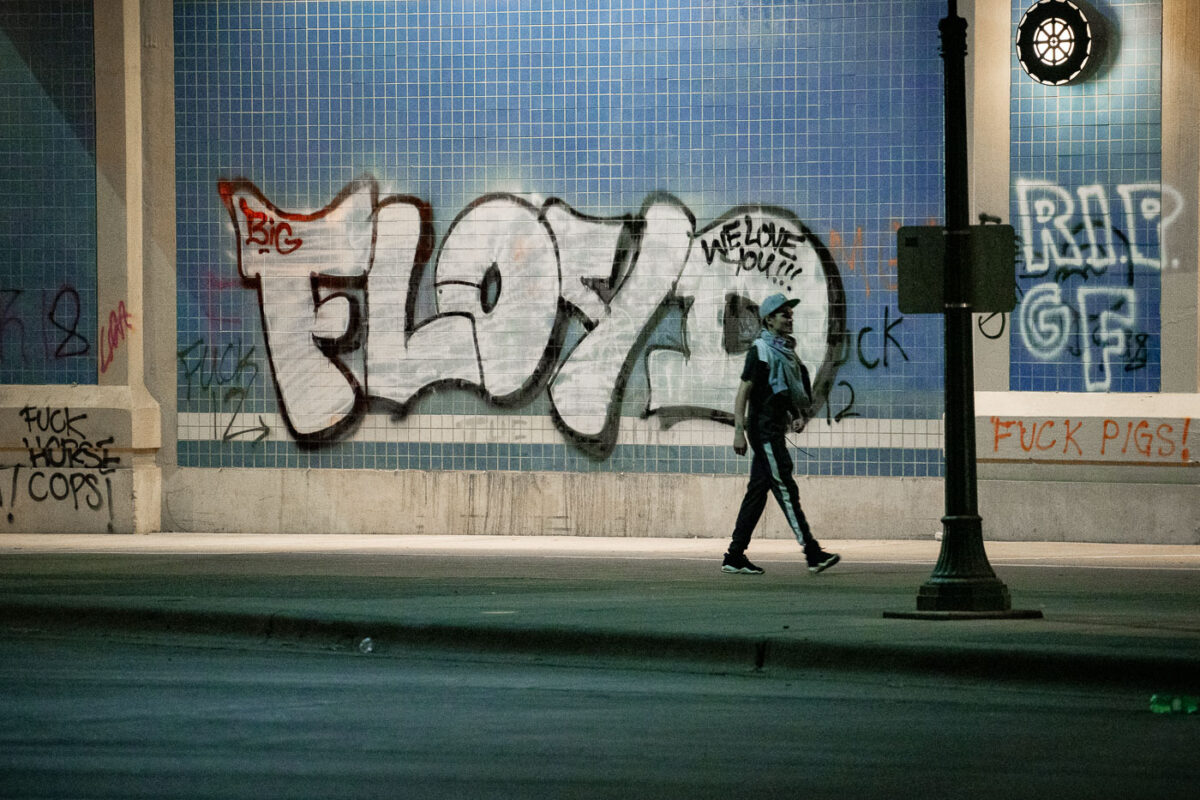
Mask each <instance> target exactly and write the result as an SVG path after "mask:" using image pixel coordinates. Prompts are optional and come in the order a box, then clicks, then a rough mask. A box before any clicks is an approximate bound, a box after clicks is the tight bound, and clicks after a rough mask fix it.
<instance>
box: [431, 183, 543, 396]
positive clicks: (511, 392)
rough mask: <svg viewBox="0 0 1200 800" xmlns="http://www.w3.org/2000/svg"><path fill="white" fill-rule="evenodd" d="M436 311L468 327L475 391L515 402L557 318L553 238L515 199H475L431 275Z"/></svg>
mask: <svg viewBox="0 0 1200 800" xmlns="http://www.w3.org/2000/svg"><path fill="white" fill-rule="evenodd" d="M435 285H436V287H437V303H438V311H439V313H442V314H454V313H458V314H465V315H468V316H470V317H471V318H472V319H474V321H475V346H476V348H477V350H478V352H479V367H480V385H481V386H482V387H483V388H484V390H485V391H486V392H487V393H488V395H489V396H490V397H491V399H493V400H494V401H496V402H505V401H506V400H516V399H518V398H520V396H521V395H522V393H523V392H524V390H525V389H526V388H528V387H529V386H532V385H534V384H536V383H537V382H538V381H539V380H540V379H541V377H542V375H541V372H542V370H543V369H544V368H546V367H545V363H544V362H545V361H546V360H547V358H548V357H551V356H553V355H554V354H555V353H554V350H555V348H552V347H549V345H550V343H551V338H552V333H553V332H554V328H555V322H556V321H557V318H558V297H559V292H560V290H561V281H560V279H559V274H558V255H557V254H556V252H555V249H554V238H553V236H552V235H551V232H550V229H549V228H548V227H547V226H546V224H545V223H544V222H543V221H542V219H541V215H540V214H539V212H538V209H537V208H536V207H534V206H532V205H530V204H529V203H527V202H526V201H524V200H521V199H520V198H517V197H513V196H508V195H500V196H494V197H487V198H481V199H480V200H478V201H476V203H475V204H473V205H472V206H470V207H469V208H468V209H467V210H466V211H464V212H463V213H462V214H461V215H460V216H459V218H458V219H457V220H455V222H454V224H453V225H452V226H451V228H450V231H449V232H448V233H447V234H446V239H445V241H444V242H443V243H442V252H441V254H440V255H439V256H438V262H437V272H436V274H435Z"/></svg>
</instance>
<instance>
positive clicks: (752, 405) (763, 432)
mask: <svg viewBox="0 0 1200 800" xmlns="http://www.w3.org/2000/svg"><path fill="white" fill-rule="evenodd" d="M799 302H800V301H799V300H789V299H788V298H787V297H785V296H784V295H783V294H773V295H771V296H770V297H768V298H767V299H766V300H764V301H763V302H762V305H761V306H759V309H758V316H759V319H760V320H761V321H762V324H763V330H762V331H761V332H760V333H759V336H758V338H757V339H755V340H754V344H753V345H752V346H751V347H750V350H749V352H747V353H746V363H745V366H744V367H742V382H741V384H739V386H738V391H737V399H736V400H735V401H734V407H733V450H734V452H736V453H737V454H738V455H745V454H746V444H747V441H749V445H750V449H751V450H753V451H754V455H753V459H752V460H751V462H750V482H749V484H748V485H747V486H746V496H745V497H744V498H743V499H742V506H741V509H740V510H739V511H738V516H737V523H736V525H735V526H734V529H733V539H732V541H731V542H730V543H729V552H728V553H726V554H725V560H724V561H723V562H722V564H721V569H722V570H723V571H725V572H734V573H741V574H745V575H761V574H762V573H763V570H762V569H761V568H760V567H757V566H755V565H754V564H752V563H750V559H748V558H746V548H747V547H749V545H750V536H751V535H752V534H753V533H754V527H755V526H756V525H757V524H758V520H759V517H761V516H762V512H763V508H764V507H765V506H766V503H767V492H770V493H771V494H773V495H775V499H776V501H778V503H779V507H780V508H781V509H783V515H784V517H786V518H787V521H788V525H790V526H791V529H792V533H794V534H795V535H796V541H798V542H799V543H800V544H801V545H802V546H803V547H804V557H805V560H806V561H807V562H808V570H809V572H811V573H813V574H814V575H815V574H817V573H819V572H824V571H825V570H827V569H829V568H830V567H832V566H833V565H834V564H836V563H838V561H839V560H840V558H841V557H840V556H838V555H837V554H836V553H826V552H825V551H824V550H822V549H821V545H819V544H818V543H817V540H816V539H814V538H813V535H812V531H810V530H809V528H808V520H806V519H805V518H804V511H803V510H801V508H800V494H799V491H798V490H797V488H796V480H795V479H794V478H793V477H792V458H791V455H790V454H789V453H788V449H787V440H786V438H785V435H786V434H787V432H788V430H795V431H799V430H800V429H802V428H803V427H804V416H803V410H804V409H806V408H808V405H809V403H810V402H811V399H812V385H811V383H810V382H809V377H808V370H807V369H805V367H804V364H803V363H802V362H801V361H800V357H799V356H797V355H796V340H795V339H793V338H792V309H793V308H795V307H796V305H797V304H799ZM747 405H749V412H750V413H749V415H747V413H746V411H747Z"/></svg>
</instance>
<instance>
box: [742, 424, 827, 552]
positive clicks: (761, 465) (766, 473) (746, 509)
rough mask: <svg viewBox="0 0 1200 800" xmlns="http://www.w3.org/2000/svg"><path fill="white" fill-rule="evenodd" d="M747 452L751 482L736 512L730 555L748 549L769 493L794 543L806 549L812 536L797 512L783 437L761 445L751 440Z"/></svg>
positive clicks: (797, 501)
mask: <svg viewBox="0 0 1200 800" xmlns="http://www.w3.org/2000/svg"><path fill="white" fill-rule="evenodd" d="M750 449H751V451H752V452H753V454H754V457H753V459H752V460H751V462H750V482H749V483H748V484H747V485H746V496H745V497H744V498H742V507H741V509H739V510H738V516H737V524H736V525H735V526H734V529H733V540H732V541H731V542H730V544H729V552H730V553H743V552H745V550H746V548H747V547H749V546H750V536H751V535H752V534H753V533H754V527H755V526H756V525H758V520H759V518H760V517H761V516H762V512H763V508H764V507H766V504H767V493H768V492H770V493H771V494H773V495H775V500H776V501H777V502H778V503H779V507H780V508H781V509H783V516H784V518H785V519H787V521H788V525H789V526H790V527H791V529H792V533H794V534H795V535H796V541H798V542H800V544H802V545H807V544H808V543H809V542H811V541H812V532H811V531H810V530H809V529H808V520H806V519H805V518H804V511H803V509H801V508H800V492H799V490H798V489H797V488H796V479H795V478H793V477H792V456H791V454H790V453H788V449H787V442H786V441H785V439H784V438H783V437H782V436H779V437H777V438H775V439H769V440H767V441H761V442H760V441H755V440H754V439H750Z"/></svg>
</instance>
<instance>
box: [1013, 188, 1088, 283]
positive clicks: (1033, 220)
mask: <svg viewBox="0 0 1200 800" xmlns="http://www.w3.org/2000/svg"><path fill="white" fill-rule="evenodd" d="M1016 192H1017V212H1018V215H1019V216H1020V218H1021V246H1022V249H1023V251H1024V255H1025V271H1024V272H1023V273H1022V276H1023V277H1030V276H1036V275H1045V274H1046V273H1047V272H1048V271H1049V270H1050V268H1051V267H1052V266H1053V267H1074V268H1077V269H1078V268H1081V267H1082V266H1083V253H1081V252H1080V250H1079V245H1078V244H1077V243H1076V242H1075V237H1074V236H1072V235H1071V229H1070V222H1071V220H1072V218H1073V217H1074V216H1075V199H1074V198H1073V197H1072V196H1071V193H1070V192H1068V191H1067V190H1066V189H1063V188H1062V187H1060V186H1055V185H1054V184H1052V183H1048V182H1046V181H1031V180H1025V179H1018V180H1017V182H1016Z"/></svg>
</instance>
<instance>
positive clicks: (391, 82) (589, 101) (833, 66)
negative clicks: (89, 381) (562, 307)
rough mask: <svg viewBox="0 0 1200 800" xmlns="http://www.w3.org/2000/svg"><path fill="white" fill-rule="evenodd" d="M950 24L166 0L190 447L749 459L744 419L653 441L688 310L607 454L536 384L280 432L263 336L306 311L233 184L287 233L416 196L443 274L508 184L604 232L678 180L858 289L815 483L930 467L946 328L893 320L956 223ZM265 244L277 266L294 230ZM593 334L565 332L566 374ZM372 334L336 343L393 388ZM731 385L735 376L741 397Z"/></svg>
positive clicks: (706, 208)
mask: <svg viewBox="0 0 1200 800" xmlns="http://www.w3.org/2000/svg"><path fill="white" fill-rule="evenodd" d="M944 13H945V4H944V2H940V0H930V1H929V2H926V1H924V0H911V1H910V2H904V3H896V2H891V1H890V0H861V1H860V2H856V3H853V4H848V3H844V2H841V1H840V0H837V1H836V2H835V1H834V0H828V1H826V2H804V3H793V2H761V3H753V4H749V3H745V2H740V1H738V2H735V1H734V0H620V2H612V3H608V2H596V0H546V1H545V2H536V1H535V0H515V2H509V3H504V4H496V3H483V2H477V1H475V0H446V1H444V2H400V1H399V0H395V1H389V0H382V1H380V2H333V1H330V2H310V3H306V2H290V1H288V0H284V1H276V2H267V1H266V0H263V1H261V2H260V1H257V0H255V1H253V2H252V1H250V0H228V1H227V2H221V3H206V2H177V3H176V4H175V37H176V41H175V59H176V62H175V67H176V75H175V86H176V100H175V103H176V108H175V111H176V126H177V129H176V157H177V161H176V178H177V192H178V216H179V222H178V309H177V310H178V348H179V363H178V365H177V366H178V375H179V381H178V387H179V391H178V401H179V411H180V420H181V421H180V429H179V432H178V437H179V450H178V452H179V463H180V464H181V465H183V466H194V467H220V466H251V467H264V468H270V467H284V468H287V467H297V468H304V467H332V468H370V469H407V468H418V469H431V470H438V469H499V470H580V471H588V470H603V471H614V472H678V473H711V474H740V473H744V471H745V469H746V462H745V460H744V459H741V458H738V457H736V456H734V454H733V453H732V451H731V448H730V447H729V440H730V436H731V433H730V429H729V427H728V426H727V425H723V424H720V423H719V422H713V421H711V420H708V419H706V418H704V415H701V418H700V419H699V420H696V419H693V420H691V421H689V422H685V423H682V424H680V425H678V426H673V427H670V428H667V429H665V432H664V433H657V431H659V430H660V429H661V426H660V422H659V417H660V416H661V415H659V414H649V416H648V417H647V407H648V403H649V402H650V401H651V400H652V396H653V394H654V390H655V386H654V378H653V376H651V375H650V374H649V372H650V371H651V368H649V367H648V366H647V364H648V361H649V359H648V355H649V354H652V353H653V352H654V351H656V350H659V349H661V348H668V349H669V348H676V349H679V348H686V347H691V346H693V343H692V342H691V340H689V338H688V337H689V335H692V334H694V331H689V330H687V325H686V319H685V316H686V311H685V305H683V304H680V303H673V302H667V303H665V304H664V305H663V307H662V309H661V313H660V315H659V316H658V317H657V318H656V324H655V325H654V326H652V327H651V328H650V329H649V330H648V331H647V333H646V335H645V336H643V337H640V338H639V339H638V340H637V342H636V344H635V345H634V346H633V347H632V348H626V349H625V350H622V351H620V352H619V353H617V354H615V355H613V356H612V357H613V358H618V359H621V358H628V362H627V369H626V370H625V372H624V373H623V380H624V381H625V382H624V385H623V393H622V394H621V397H620V403H619V409H618V415H617V421H616V424H617V428H618V432H617V433H616V438H615V441H613V442H609V443H608V445H607V446H605V447H601V448H599V452H598V449H597V447H596V446H594V442H589V441H587V437H572V436H570V435H566V434H564V433H562V432H561V431H560V430H559V429H558V428H557V427H556V422H555V416H556V408H555V406H554V403H553V399H552V398H551V397H550V393H549V391H548V390H547V389H546V386H545V385H532V386H526V387H524V388H523V389H522V391H521V393H520V396H519V397H517V398H516V399H515V400H509V401H506V402H499V401H497V400H496V399H495V397H494V396H492V395H489V394H488V393H487V392H481V391H479V390H478V389H477V388H471V387H470V386H466V385H463V384H462V383H461V382H460V383H445V384H437V385H431V386H430V387H429V388H428V389H427V390H425V391H422V392H421V393H420V394H419V396H418V397H417V398H416V399H415V400H413V401H412V402H411V403H407V404H403V405H397V404H389V403H385V402H381V401H379V399H378V398H377V397H360V398H359V399H360V400H361V403H362V404H361V405H360V406H357V407H355V409H354V411H353V413H352V414H351V417H352V418H351V419H349V421H348V423H347V424H345V425H340V424H339V425H337V426H334V425H331V426H330V427H329V429H328V431H327V435H325V434H322V435H313V436H308V435H300V434H298V433H297V430H293V429H292V428H289V427H288V425H289V419H290V423H291V424H295V423H296V420H295V419H291V418H289V419H285V415H284V412H289V413H290V412H292V411H294V409H293V408H292V407H291V406H289V405H288V401H287V400H286V399H284V398H286V397H287V396H288V395H287V393H288V392H289V391H291V390H292V388H291V387H290V386H289V385H288V384H287V379H286V377H284V376H283V372H281V370H284V369H285V365H284V359H283V357H277V355H278V353H277V352H276V351H273V350H272V349H271V346H272V345H271V342H269V341H268V339H267V337H266V336H265V335H264V325H284V324H287V315H283V316H280V317H278V318H274V317H272V318H271V321H268V319H267V316H268V315H267V312H265V311H264V309H263V307H262V306H261V305H260V303H261V301H262V297H263V295H262V291H264V290H263V289H262V285H261V284H258V283H256V282H255V281H256V280H257V279H256V278H252V277H247V278H243V277H242V276H241V275H240V274H239V261H238V258H239V255H238V254H239V252H241V253H242V257H243V259H247V260H246V261H244V262H243V270H246V269H251V270H253V269H254V268H255V267H247V264H249V263H250V261H249V260H252V259H255V258H258V256H259V255H261V254H257V253H254V252H251V251H250V250H248V249H246V248H248V247H249V246H250V244H251V243H253V244H255V246H257V244H258V242H257V240H255V241H254V242H252V241H251V240H252V239H253V238H254V236H255V235H256V234H254V233H253V232H252V231H249V230H248V229H247V230H240V231H239V232H237V233H235V232H234V229H233V227H232V224H231V213H232V215H233V219H240V220H242V222H243V223H246V221H247V220H249V219H250V217H248V216H244V215H245V214H247V213H248V212H245V211H240V210H239V208H240V207H239V205H238V203H237V202H235V201H231V204H230V206H229V208H231V209H232V212H231V211H230V210H228V209H227V207H226V206H225V205H224V203H223V201H222V196H221V195H220V193H219V191H218V182H219V181H228V182H236V181H245V182H246V183H244V184H236V185H239V186H243V187H245V186H252V187H253V189H254V190H256V191H257V192H258V193H260V196H261V199H254V198H253V197H252V198H251V202H252V203H260V204H261V205H262V207H263V208H267V209H268V211H269V212H270V215H273V216H271V217H270V218H271V221H272V222H271V224H272V225H274V223H275V222H276V221H277V220H282V219H285V218H288V219H291V218H289V217H285V216H284V215H285V214H287V213H291V214H295V215H302V214H311V213H312V212H315V211H317V210H319V209H323V208H324V207H326V206H327V205H328V204H330V203H331V201H333V200H334V198H335V197H336V196H337V195H338V194H339V192H341V191H342V190H343V189H344V188H345V187H347V185H348V184H350V183H351V182H352V181H355V180H356V179H358V178H360V177H362V176H369V177H370V178H372V179H374V180H375V181H377V183H378V191H379V193H380V195H381V196H383V195H393V194H394V195H405V196H411V197H415V198H418V199H419V200H420V201H422V202H423V203H424V204H427V207H428V210H429V216H430V224H431V230H432V241H433V244H432V246H433V248H434V250H433V254H432V256H431V258H430V262H431V263H433V262H436V261H437V260H438V257H439V256H438V248H440V247H441V246H442V245H443V244H444V243H445V241H446V236H447V233H448V232H449V231H451V230H452V228H453V227H454V225H455V222H456V220H457V219H458V218H459V216H460V215H461V214H463V213H464V210H466V209H468V208H470V207H471V206H472V204H473V203H476V201H478V200H479V199H480V198H482V197H485V196H490V195H493V194H496V193H512V194H513V195H515V196H519V197H521V198H524V199H526V200H528V201H529V202H530V203H533V204H534V205H540V204H541V203H542V202H543V201H545V200H546V199H548V198H557V199H558V200H559V201H561V202H562V203H565V204H566V205H567V206H569V207H570V208H571V209H573V210H574V211H575V212H577V213H578V214H581V215H586V216H587V217H589V218H603V219H612V218H617V217H622V216H636V215H638V214H639V213H640V212H641V209H642V208H643V205H644V204H645V203H646V202H647V198H650V197H653V196H657V193H664V192H665V193H669V194H670V196H671V197H673V198H674V200H675V201H676V202H677V203H678V204H679V205H681V206H682V207H684V208H686V209H687V211H688V212H690V213H691V215H693V216H694V218H695V228H696V230H697V231H699V230H701V229H703V228H705V226H708V225H710V224H712V223H713V222H714V221H716V220H718V219H720V218H722V216H723V215H725V214H726V213H727V212H729V211H730V210H731V209H735V208H739V207H742V206H766V207H771V208H778V209H784V210H786V212H787V213H788V214H791V215H794V218H795V219H797V220H799V221H800V222H801V223H802V224H803V225H804V226H805V227H806V228H807V229H808V230H809V231H810V232H811V233H812V234H814V236H815V239H816V240H817V241H818V242H819V243H820V245H821V246H822V247H823V248H825V249H826V250H827V253H828V257H829V259H830V260H831V261H832V262H833V263H834V264H835V265H836V273H837V275H838V276H839V278H840V281H841V285H842V287H843V289H844V293H845V309H844V313H845V323H844V336H843V337H842V339H841V340H840V341H841V349H840V351H839V352H838V353H837V354H836V360H837V361H839V362H840V363H834V364H832V366H831V373H830V374H831V381H830V389H829V395H828V401H827V402H826V403H825V404H824V405H823V406H822V407H821V408H819V409H817V410H816V417H815V418H814V419H813V420H812V422H811V423H810V425H809V431H808V432H807V433H806V436H807V437H808V438H807V439H802V440H798V442H797V445H798V449H797V452H796V456H797V469H798V471H800V472H802V473H803V472H808V473H811V474H820V475H863V474H871V475H937V474H940V471H941V454H940V450H939V447H940V436H939V435H938V433H937V424H938V423H937V420H939V419H940V416H941V413H942V360H941V359H942V356H941V325H940V320H939V319H935V318H927V317H922V318H916V317H911V316H908V317H906V316H903V315H901V314H900V313H899V311H898V307H897V299H896V290H895V281H896V276H895V261H894V258H895V243H894V240H895V228H896V227H898V226H900V225H907V224H925V223H929V222H933V223H935V224H936V223H938V222H939V221H940V220H941V218H942V216H943V185H942V177H941V176H942V158H943V155H942V65H941V59H940V57H939V40H938V27H937V26H938V20H939V19H940V17H941V16H943V15H944ZM230 185H234V184H230ZM246 196H251V195H250V194H248V195H246ZM270 209H274V210H270ZM264 213H266V212H264ZM336 213H339V212H331V214H336ZM347 213H350V212H347ZM239 214H242V215H243V216H239ZM264 218H265V217H264ZM301 224H302V223H301V222H299V221H295V220H294V221H293V225H294V226H295V227H297V228H298V227H299V226H300V225H301ZM266 231H267V229H266V228H265V227H264V228H263V230H262V235H263V242H264V243H265V244H267V245H269V247H267V246H264V247H263V248H262V249H263V251H264V252H265V251H266V250H269V249H270V248H271V247H278V245H279V242H280V241H286V240H287V236H286V235H285V236H284V237H283V239H282V240H277V239H271V238H270V237H269V236H268V235H267V233H266ZM289 231H290V229H289ZM290 232H291V233H294V231H290ZM239 236H240V237H241V239H240V240H239V238H238V237H239ZM297 238H304V237H300V236H298V237H297ZM351 238H353V237H351ZM367 238H368V239H369V237H367ZM268 240H269V241H268ZM358 244H361V242H358ZM355 246H357V245H356V244H355V243H353V242H352V243H350V244H348V245H347V247H348V248H350V249H353V248H354V247H355ZM239 247H241V248H242V249H241V250H239ZM286 249H287V247H286V246H285V247H283V248H282V249H280V250H279V252H282V251H283V250H286ZM268 255H269V256H271V257H275V255H277V254H276V253H271V254H268ZM263 258H267V255H264V256H263ZM255 263H257V262H255ZM263 263H266V262H265V261H264V262H263ZM331 269H332V268H331ZM338 269H341V267H338ZM372 269H373V270H374V269H377V267H373V268H372ZM371 279H372V280H374V279H375V274H374V272H372V274H371ZM341 280H342V282H341V283H340V284H338V288H328V289H323V290H322V291H324V292H325V294H322V295H321V297H322V299H323V298H324V297H326V296H329V294H330V293H337V292H341V293H343V294H345V295H346V296H347V297H351V298H352V304H353V302H358V303H359V305H358V306H357V307H358V308H359V309H360V310H361V309H363V308H366V301H365V300H363V297H362V291H363V290H362V286H361V280H362V276H361V275H358V276H357V277H355V276H351V277H349V278H343V279H341ZM356 281H358V282H357V283H356ZM331 285H332V284H331ZM505 287H506V289H507V287H508V284H507V283H505ZM372 297H374V295H372ZM312 302H313V303H316V301H312ZM342 302H343V299H340V298H335V299H334V300H333V301H331V303H330V304H329V305H328V306H327V308H328V309H333V308H335V307H336V306H337V304H340V303H342ZM414 302H415V304H416V305H415V306H414V309H415V311H414V314H415V315H416V317H417V318H418V319H420V318H423V317H428V316H429V315H431V314H432V313H433V311H434V308H435V301H434V300H433V292H432V287H431V286H430V285H429V282H428V281H426V282H423V283H422V284H421V286H420V289H419V291H418V292H417V295H416V300H415V301H414ZM437 302H438V303H440V300H439V301H437ZM531 302H532V301H531ZM438 307H439V308H440V306H438ZM313 309H314V307H313V306H310V307H309V309H308V313H310V314H311V313H313ZM331 313H332V311H331ZM531 313H532V312H531ZM442 321H444V320H442ZM589 330H590V329H589V328H588V327H587V325H583V324H581V323H580V319H579V318H578V316H574V317H572V318H570V320H569V321H568V323H567V325H566V329H565V330H564V331H563V332H562V334H563V339H562V343H561V349H560V350H557V351H555V352H553V353H551V352H550V351H547V352H548V353H549V356H548V358H550V359H551V361H552V363H551V364H550V365H549V367H547V368H546V369H547V371H546V373H545V375H546V377H547V378H549V377H552V376H553V375H554V371H555V370H556V369H557V368H558V366H559V365H561V364H562V363H563V362H564V361H565V360H566V359H567V358H568V356H569V354H570V353H571V352H572V349H573V348H574V347H576V346H578V345H579V343H580V342H581V341H582V340H583V339H584V338H585V337H586V336H587V335H588V333H589ZM380 335H382V333H381V331H380V330H379V327H378V326H377V325H375V324H374V323H372V325H371V326H370V327H369V328H364V330H363V331H362V336H363V337H365V344H363V341H361V340H355V341H354V342H350V343H346V342H343V343H342V345H340V346H342V347H344V353H343V354H342V355H341V356H339V357H340V358H341V359H342V363H343V365H344V366H345V371H346V372H347V373H353V374H354V375H355V376H357V377H358V378H361V380H359V383H360V384H361V385H367V384H368V383H369V382H371V381H373V380H374V379H375V378H376V376H377V375H378V369H376V370H375V371H374V372H372V371H370V370H368V369H366V368H365V367H364V366H363V364H362V363H361V359H364V358H366V357H367V356H365V355H362V353H363V352H366V351H367V349H368V348H369V347H370V345H371V343H372V342H377V341H378V340H379V339H378V337H379V336H380ZM302 339H303V337H302ZM311 344H312V343H311V342H307V341H301V345H306V346H310V347H311ZM331 346H332V345H331ZM356 348H357V349H356ZM468 366H469V365H468ZM331 376H332V377H331V378H330V380H331V381H332V382H333V383H335V384H336V383H337V382H338V381H339V380H340V379H341V378H340V377H339V376H338V375H337V374H336V373H331ZM735 384H736V380H731V381H730V382H729V383H728V386H727V387H725V388H723V389H722V390H721V391H723V394H722V395H721V397H722V398H725V397H727V399H728V401H729V404H730V405H731V404H732V395H733V392H734V391H735V388H736V385H735ZM322 385H324V384H322ZM305 391H308V392H310V393H311V391H312V386H306V389H305ZM709 416H711V415H709ZM488 426H494V427H495V431H496V432H495V433H494V434H491V435H484V434H481V433H480V431H482V430H484V429H488ZM523 426H528V430H527V429H526V428H525V427H523ZM317 428H320V424H317ZM648 429H650V430H651V432H650V433H645V432H646V431H647V430H648ZM526 433H528V435H526ZM485 440H486V441H485Z"/></svg>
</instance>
